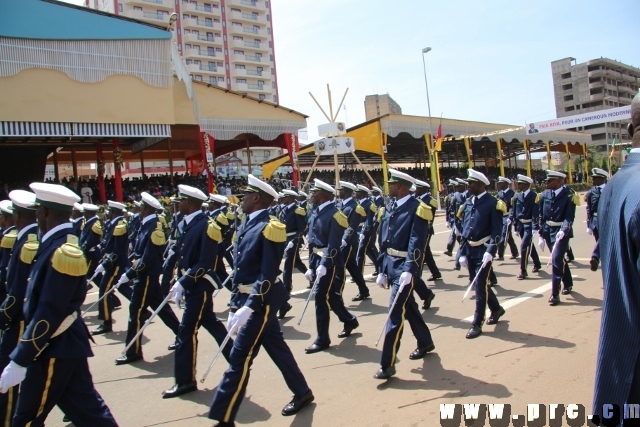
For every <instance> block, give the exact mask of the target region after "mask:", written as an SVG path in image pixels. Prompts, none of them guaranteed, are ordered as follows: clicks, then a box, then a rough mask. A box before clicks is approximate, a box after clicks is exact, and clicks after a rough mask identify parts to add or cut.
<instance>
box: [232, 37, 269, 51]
mask: <svg viewBox="0 0 640 427" xmlns="http://www.w3.org/2000/svg"><path fill="white" fill-rule="evenodd" d="M232 46H233V47H235V48H240V49H242V50H257V51H260V52H268V51H269V45H268V44H267V43H260V42H255V41H247V40H233V41H232Z"/></svg>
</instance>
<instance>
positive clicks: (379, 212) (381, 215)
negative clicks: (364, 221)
mask: <svg viewBox="0 0 640 427" xmlns="http://www.w3.org/2000/svg"><path fill="white" fill-rule="evenodd" d="M377 215H378V217H377V220H378V222H380V221H382V217H383V216H384V206H382V207H381V208H380V209H378V214H377Z"/></svg>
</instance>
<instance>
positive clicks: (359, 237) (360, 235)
mask: <svg viewBox="0 0 640 427" xmlns="http://www.w3.org/2000/svg"><path fill="white" fill-rule="evenodd" d="M363 240H364V234H362V233H361V234H359V235H358V241H359V242H362V241H363Z"/></svg>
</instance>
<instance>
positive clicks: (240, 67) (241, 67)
mask: <svg viewBox="0 0 640 427" xmlns="http://www.w3.org/2000/svg"><path fill="white" fill-rule="evenodd" d="M235 68H236V70H244V69H245V66H244V65H241V64H236V67H235Z"/></svg>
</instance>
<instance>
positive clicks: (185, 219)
mask: <svg viewBox="0 0 640 427" xmlns="http://www.w3.org/2000/svg"><path fill="white" fill-rule="evenodd" d="M201 213H202V211H199V210H198V211H195V212H194V213H191V214H189V215H187V216H185V217H184V222H185V223H186V224H189V223H190V222H191V220H192V219H194V218H195V217H197V216H198V215H200V214H201ZM203 215H204V214H203Z"/></svg>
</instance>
